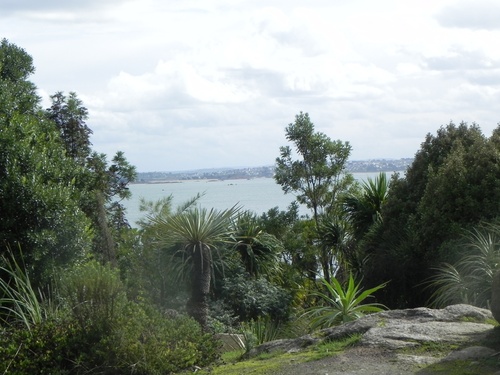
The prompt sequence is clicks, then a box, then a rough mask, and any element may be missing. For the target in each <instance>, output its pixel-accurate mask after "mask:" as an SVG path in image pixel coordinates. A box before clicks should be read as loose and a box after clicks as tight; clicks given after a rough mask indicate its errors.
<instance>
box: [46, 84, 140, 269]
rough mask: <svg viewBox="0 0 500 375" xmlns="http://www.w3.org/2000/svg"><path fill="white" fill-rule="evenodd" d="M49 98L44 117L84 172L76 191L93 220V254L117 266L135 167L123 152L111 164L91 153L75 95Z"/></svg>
mask: <svg viewBox="0 0 500 375" xmlns="http://www.w3.org/2000/svg"><path fill="white" fill-rule="evenodd" d="M51 99H52V106H51V107H50V108H48V109H47V110H46V115H47V117H48V118H49V119H50V120H51V121H53V122H54V123H55V124H56V126H57V129H58V130H59V135H60V138H61V141H62V142H63V144H64V146H65V148H66V155H67V156H68V157H69V158H71V159H73V160H74V161H75V162H76V163H78V164H79V165H81V166H83V167H84V169H85V171H86V173H87V177H86V178H84V179H80V180H79V188H80V189H81V190H82V191H85V193H86V197H85V199H84V200H83V201H82V206H81V208H82V209H83V211H84V212H85V213H86V214H87V216H88V217H89V218H90V219H91V221H92V227H93V230H94V232H95V236H94V246H93V247H94V252H95V253H96V254H100V255H101V256H102V258H103V260H105V261H110V262H111V263H113V264H116V246H117V242H119V239H120V236H121V232H123V230H124V229H129V228H130V226H129V224H128V222H127V219H126V216H125V208H124V206H123V204H122V203H121V201H122V200H123V199H128V198H129V197H130V191H129V190H128V184H129V183H131V182H133V181H134V180H135V178H136V171H135V167H134V166H132V165H131V164H130V163H129V162H128V161H127V160H126V158H125V155H124V153H123V152H122V151H118V152H117V153H116V155H115V156H114V157H113V159H112V160H111V163H112V164H111V165H108V160H107V155H105V154H102V153H101V154H100V153H97V152H93V151H92V148H91V145H92V143H91V142H90V135H91V134H92V130H91V129H90V128H89V127H88V126H87V124H86V123H85V121H86V120H87V118H88V111H87V108H85V107H84V106H83V102H82V101H81V100H80V99H79V98H78V96H77V95H76V93H74V92H71V93H70V94H69V96H68V97H66V96H65V95H64V93H62V92H57V93H56V94H54V95H52V96H51Z"/></svg>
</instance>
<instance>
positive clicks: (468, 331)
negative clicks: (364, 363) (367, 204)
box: [248, 304, 496, 364]
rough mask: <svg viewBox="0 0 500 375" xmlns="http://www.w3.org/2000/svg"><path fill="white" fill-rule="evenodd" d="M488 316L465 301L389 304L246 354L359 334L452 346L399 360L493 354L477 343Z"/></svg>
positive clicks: (401, 345) (369, 340)
mask: <svg viewBox="0 0 500 375" xmlns="http://www.w3.org/2000/svg"><path fill="white" fill-rule="evenodd" d="M492 322H493V316H492V314H491V312H490V311H489V310H485V309H480V308H477V307H473V306H470V305H463V304H462V305H453V306H448V307H446V308H444V309H429V308H416V309H407V310H391V311H384V312H381V313H377V314H371V315H367V316H364V317H362V318H360V319H358V320H356V321H354V322H349V323H345V324H343V325H340V326H337V327H333V328H328V329H324V330H321V331H319V332H317V333H316V334H314V335H307V336H303V337H300V338H298V339H290V340H277V341H272V342H268V343H265V344H263V345H260V346H258V347H256V348H254V349H253V350H251V351H250V352H249V353H248V356H249V357H253V356H256V355H259V354H261V353H269V352H274V351H280V352H296V351H300V350H303V349H304V348H307V347H308V346H311V345H313V344H318V343H320V342H322V341H330V340H337V339H342V338H345V337H348V336H352V335H356V334H360V335H362V336H361V340H360V341H359V343H358V346H359V347H365V348H367V349H368V348H377V349H386V350H391V351H392V350H394V351H399V352H401V350H400V349H403V350H402V351H403V352H404V349H407V348H408V349H410V352H411V349H418V347H420V346H423V345H429V344H442V346H446V345H448V346H449V347H456V348H457V350H455V351H452V352H451V353H450V354H448V355H447V357H446V358H444V359H443V358H435V357H427V356H425V353H424V354H422V355H409V354H408V355H400V356H399V357H400V358H399V360H402V361H404V360H406V361H411V362H413V363H415V364H429V363H433V362H435V361H438V360H439V361H443V360H447V359H449V360H457V359H461V360H475V359H479V358H485V357H490V356H493V355H495V354H496V353H495V351H494V350H493V349H491V348H487V347H484V346H480V345H478V343H481V342H484V340H485V338H486V337H487V336H488V334H490V335H491V334H492V332H493V329H494V327H493V326H492V325H491V323H492Z"/></svg>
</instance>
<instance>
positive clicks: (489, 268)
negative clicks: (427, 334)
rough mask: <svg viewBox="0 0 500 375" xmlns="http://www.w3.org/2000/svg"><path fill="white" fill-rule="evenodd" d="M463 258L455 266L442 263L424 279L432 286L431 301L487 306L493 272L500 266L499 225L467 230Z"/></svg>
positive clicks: (432, 303)
mask: <svg viewBox="0 0 500 375" xmlns="http://www.w3.org/2000/svg"><path fill="white" fill-rule="evenodd" d="M464 239H465V244H464V245H463V246H461V249H460V250H462V257H461V259H460V260H459V261H458V262H456V263H455V264H454V265H452V264H448V263H445V264H443V265H442V266H441V267H439V268H437V270H436V274H435V275H434V276H433V277H431V278H430V279H428V280H427V282H426V284H427V287H428V288H431V289H433V294H432V295H431V300H430V301H431V302H430V304H431V305H432V306H435V307H443V306H446V305H450V304H454V303H467V304H470V305H474V306H478V307H483V308H488V306H489V304H490V299H491V286H492V283H493V276H494V274H495V273H496V272H497V271H498V270H499V269H500V266H499V264H500V225H498V224H496V223H495V224H483V225H482V226H480V227H479V228H477V229H475V230H473V231H470V232H467V234H466V236H465V237H464Z"/></svg>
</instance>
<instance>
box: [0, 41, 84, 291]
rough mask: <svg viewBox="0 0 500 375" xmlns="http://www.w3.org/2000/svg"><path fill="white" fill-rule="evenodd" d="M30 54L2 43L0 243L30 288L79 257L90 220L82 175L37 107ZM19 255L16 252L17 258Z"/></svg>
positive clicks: (37, 101) (82, 171)
mask: <svg viewBox="0 0 500 375" xmlns="http://www.w3.org/2000/svg"><path fill="white" fill-rule="evenodd" d="M33 72H34V67H33V65H32V59H31V57H30V56H29V55H28V54H27V53H26V52H25V51H24V50H23V49H21V48H19V47H17V46H15V45H13V44H10V43H9V42H8V41H7V40H5V39H4V40H2V42H1V45H0V104H1V105H0V242H1V245H2V249H1V250H0V252H2V253H3V252H4V251H6V247H5V245H10V247H11V248H12V249H19V248H21V249H22V251H23V254H24V257H25V259H24V261H25V264H26V265H27V268H28V272H29V273H30V276H31V278H32V281H33V282H34V284H35V285H36V286H38V285H40V284H41V283H42V281H47V278H48V274H49V273H50V272H51V271H52V270H53V268H55V267H58V266H64V265H67V264H69V263H70V262H72V261H75V260H77V259H79V258H81V257H83V256H84V255H85V253H86V252H87V251H88V243H89V242H90V241H91V233H90V231H89V222H88V220H87V218H86V217H85V215H84V213H83V212H82V210H81V209H80V203H81V199H82V191H81V190H79V189H78V188H77V181H80V180H82V179H85V171H84V170H83V169H82V168H81V166H79V165H78V164H76V163H75V162H74V161H73V160H72V159H71V158H68V157H66V155H65V152H64V146H63V144H62V143H61V141H60V139H59V135H58V132H57V128H56V127H55V125H54V123H53V122H52V121H48V120H47V119H46V118H45V116H44V115H43V112H42V110H41V108H40V105H39V102H40V99H39V98H38V96H37V95H36V87H35V85H33V83H31V82H30V81H28V78H29V75H30V74H31V73H33ZM17 255H18V256H19V254H17Z"/></svg>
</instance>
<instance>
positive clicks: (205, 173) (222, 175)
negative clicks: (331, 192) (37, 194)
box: [137, 158, 413, 183]
mask: <svg viewBox="0 0 500 375" xmlns="http://www.w3.org/2000/svg"><path fill="white" fill-rule="evenodd" d="M412 162H413V159H412V158H405V159H395V160H392V159H390V160H388V159H373V160H360V161H349V162H347V169H348V170H349V171H350V172H352V173H363V172H395V171H404V170H406V168H407V167H408V166H409V165H410V164H411V163H412ZM273 175H274V166H265V167H250V168H213V169H198V170H192V171H181V172H139V173H138V174H137V182H138V183H157V182H164V181H179V180H235V179H249V178H258V177H267V178H272V177H273Z"/></svg>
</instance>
